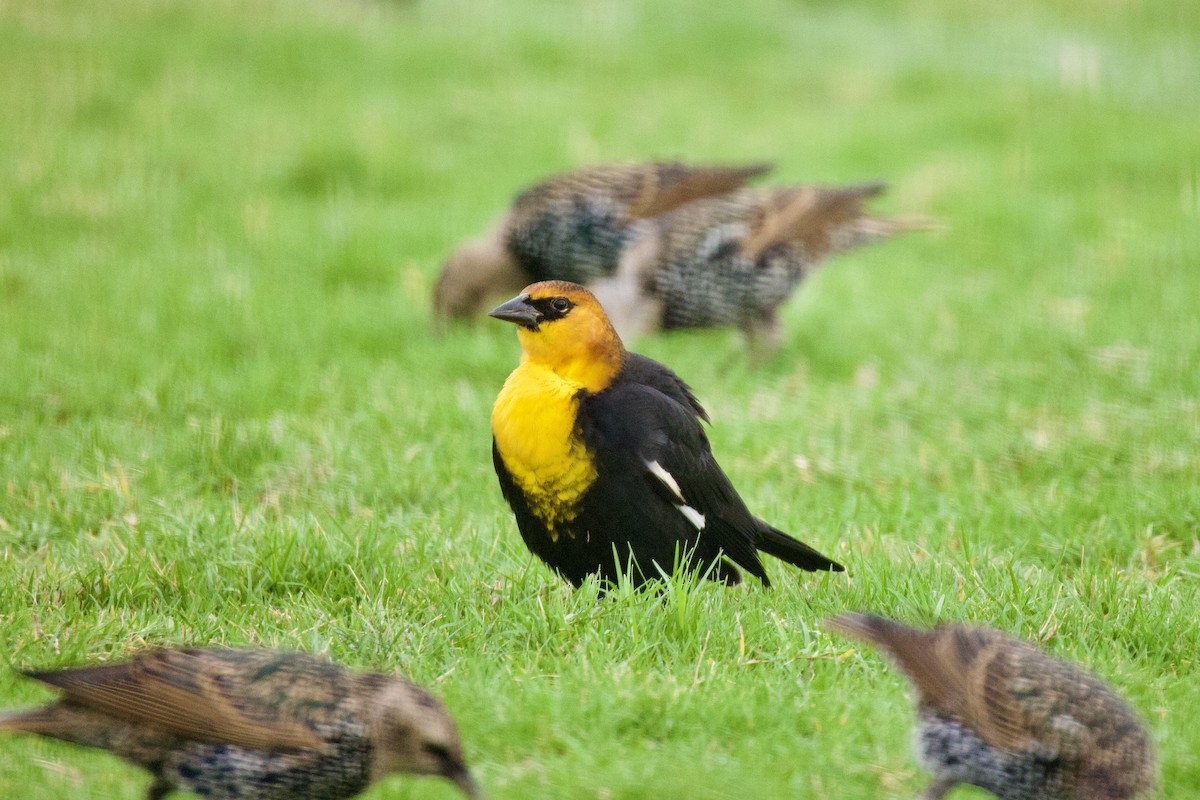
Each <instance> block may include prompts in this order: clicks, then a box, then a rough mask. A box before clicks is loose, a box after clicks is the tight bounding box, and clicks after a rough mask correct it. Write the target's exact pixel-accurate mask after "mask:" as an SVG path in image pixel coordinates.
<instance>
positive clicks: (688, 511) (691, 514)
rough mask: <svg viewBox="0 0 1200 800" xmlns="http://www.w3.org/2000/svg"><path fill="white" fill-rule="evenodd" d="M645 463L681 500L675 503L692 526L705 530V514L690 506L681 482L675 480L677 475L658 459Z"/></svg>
mask: <svg viewBox="0 0 1200 800" xmlns="http://www.w3.org/2000/svg"><path fill="white" fill-rule="evenodd" d="M643 463H645V465H646V469H648V470H650V474H651V475H653V476H654V477H656V478H658V479H659V480H660V481H662V484H663V486H666V487H667V488H668V489H670V490H671V494H673V495H675V497H676V499H678V500H679V502H678V503H676V504H675V507H676V508H678V509H679V513H681V514H683V516H685V517H686V518H687V521H688V522H690V523H692V526H693V527H694V528H695V529H696V530H698V531H702V530H704V524H705V522H706V520H705V519H704V515H703V514H701V513H700V512H699V511H697V510H696V509H694V508H692V507H691V506H689V505H688V504H687V502H686V501H685V500H684V499H683V492H682V491H680V489H679V482H678V481H676V480H675V477H674V476H673V475H671V473H669V472H667V471H666V470H665V469H663V465H662V464H659V463H658V462H657V461H646V462H643Z"/></svg>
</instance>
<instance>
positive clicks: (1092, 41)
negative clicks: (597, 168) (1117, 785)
mask: <svg viewBox="0 0 1200 800" xmlns="http://www.w3.org/2000/svg"><path fill="white" fill-rule="evenodd" d="M1198 74H1200V6H1196V5H1195V4H1192V5H1190V6H1189V4H1185V3H1183V2H1166V1H1165V0H1164V2H1155V1H1154V0H1151V2H1147V3H1139V2H1133V1H1132V0H1129V2H1125V1H1124V0H1095V2H1089V3H1080V2H1067V0H1051V1H1050V2H1046V1H1045V0H1042V1H1040V2H1035V0H1016V1H1015V2H1006V3H992V4H983V3H969V4H964V3H955V2H952V1H951V0H943V1H940V2H934V0H890V1H889V0H878V1H877V2H865V3H855V4H842V3H826V2H815V3H808V4H801V3H794V2H785V1H784V0H747V1H746V2H740V3H707V4H694V3H684V2H663V3H645V4H634V3H628V4H626V3H617V2H608V0H599V1H598V2H589V3H581V4H564V3H556V2H550V0H545V1H544V2H533V1H532V0H531V1H529V2H517V0H501V1H500V2H495V3H478V4H476V3H466V2H420V3H411V4H409V3H393V2H384V0H375V1H374V2H372V1H371V0H266V1H264V2H259V3H249V4H246V3H233V2H229V1H228V0H214V1H213V2H203V3H188V2H175V1H174V0H171V1H168V0H140V1H138V0H135V1H134V2H129V3H99V4H87V3H78V2H69V1H68V0H46V2H38V3H21V2H12V0H9V1H8V2H4V1H3V0H0V76H3V78H2V79H0V109H3V111H2V112H0V655H2V657H3V659H2V660H3V662H4V667H5V668H4V669H3V670H2V671H0V707H6V706H20V705H24V704H29V703H34V702H38V701H41V700H43V699H45V698H47V697H49V694H48V693H47V692H44V691H42V690H41V689H39V688H38V687H36V686H34V685H31V684H30V683H29V682H27V681H23V680H21V679H19V678H17V677H16V676H15V675H14V673H13V672H12V670H11V669H9V667H13V668H16V667H30V666H46V665H51V666H52V665H67V664H75V663H79V662H81V661H85V660H96V659H109V658H116V657H120V656H123V655H125V654H127V653H129V652H131V651H134V650H136V649H138V648H141V647H144V646H146V645H147V644H150V643H160V642H188V643H264V644H271V645H277V646H286V647H301V648H309V649H313V650H317V651H322V652H327V653H329V654H330V655H331V656H333V657H335V658H337V659H339V660H341V661H344V662H346V663H348V664H352V665H355V666H361V667H371V668H385V669H397V670H403V671H405V672H407V673H409V674H411V675H412V676H413V677H415V678H416V679H417V680H419V681H421V682H424V683H426V684H428V685H430V686H431V687H432V688H433V689H434V691H435V692H436V693H437V694H439V695H440V696H441V697H443V698H444V699H445V700H446V702H447V703H448V705H449V706H450V707H451V709H452V710H453V711H454V712H455V713H456V714H457V716H458V718H459V720H460V722H461V727H462V729H463V732H464V736H465V738H466V741H467V745H468V748H469V753H470V755H471V756H472V758H473V761H474V762H475V763H476V764H477V769H478V773H479V776H480V778H481V782H482V784H483V785H484V786H485V788H486V789H487V790H488V792H489V794H490V795H491V796H492V797H493V798H514V799H515V798H595V800H618V799H620V798H631V799H632V798H679V799H680V800H683V798H688V799H689V800H694V799H698V800H710V799H715V798H731V799H732V798H739V799H740V798H754V797H762V798H774V797H796V798H808V797H811V798H826V797H828V798H859V797H862V798H867V797H871V798H910V797H913V796H914V795H915V794H916V793H917V792H918V791H919V790H920V788H922V787H923V786H924V784H925V782H926V780H927V776H926V775H925V774H924V773H923V772H922V771H921V769H920V768H919V766H918V765H917V763H916V761H915V759H914V758H913V756H912V754H911V752H910V748H909V742H910V733H909V731H910V726H911V722H912V713H911V710H910V708H909V705H908V700H907V699H906V696H905V692H904V685H903V681H902V680H901V678H900V677H899V675H897V674H896V673H895V671H894V670H891V669H889V668H887V667H885V666H884V665H883V663H882V662H881V661H880V660H879V659H878V658H877V656H876V655H875V654H873V653H870V652H864V651H862V650H859V649H855V648H854V647H853V645H852V644H851V643H849V642H847V641H846V640H841V639H836V638H834V637H832V636H830V635H828V634H826V633H825V632H823V631H821V630H820V628H819V627H818V623H819V620H820V619H821V618H822V617H823V616H825V615H828V614H832V613H836V612H838V611H841V610H845V609H871V610H875V611H880V612H885V613H888V614H892V615H896V616H899V617H903V618H905V619H909V620H914V621H920V622H932V621H934V620H937V619H960V620H973V621H978V622H985V623H989V624H992V625H995V626H997V627H1000V628H1002V629H1005V630H1008V631H1011V632H1013V633H1016V634H1017V635H1020V636H1022V637H1025V638H1028V639H1031V640H1040V641H1041V642H1043V643H1044V646H1045V647H1047V648H1048V649H1049V650H1051V651H1053V652H1055V653H1058V654H1061V655H1063V656H1065V657H1068V658H1072V659H1077V660H1079V661H1081V662H1083V663H1084V664H1086V665H1088V666H1089V667H1090V668H1092V669H1093V670H1095V671H1096V672H1097V673H1099V674H1100V675H1102V676H1104V677H1105V678H1107V679H1108V680H1110V681H1111V682H1112V684H1113V685H1114V686H1116V687H1117V688H1118V690H1119V691H1120V692H1122V693H1123V694H1124V695H1125V696H1126V697H1128V698H1129V700H1130V701H1131V702H1132V704H1133V705H1134V706H1136V708H1137V709H1138V710H1139V711H1140V713H1141V714H1142V715H1143V716H1144V717H1145V718H1146V720H1147V722H1148V723H1149V725H1150V727H1151V728H1152V730H1153V735H1154V739H1155V741H1156V742H1157V745H1158V748H1159V753H1160V756H1161V761H1162V783H1163V787H1164V792H1163V794H1164V796H1166V797H1170V798H1173V799H1174V800H1181V799H1183V798H1192V797H1200V729H1197V728H1196V727H1194V724H1195V723H1194V720H1195V719H1196V717H1198V716H1200V675H1198V671H1197V658H1198V655H1197V654H1198V652H1200V626H1198V625H1197V609H1198V608H1200V590H1198V588H1197V587H1198V585H1200V224H1198V223H1200V136H1198V135H1197V131H1200V82H1198V81H1197V79H1196V76H1197V75H1198ZM651 156H670V157H681V158H686V159H691V160H729V161H743V160H750V161H757V160H761V159H771V160H774V161H775V162H776V163H777V164H778V169H777V175H776V179H777V180H792V181H799V180H820V181H828V182H833V181H858V180H865V179H873V178H885V179H887V180H888V181H890V182H891V184H892V190H891V192H890V193H889V195H888V196H887V197H885V198H884V199H883V200H882V202H881V203H880V204H879V206H880V207H881V208H882V209H884V210H887V211H896V212H899V211H904V212H917V213H925V214H931V215H934V216H936V217H938V218H940V219H941V220H943V221H944V222H945V223H946V224H947V229H946V230H945V231H942V232H938V233H925V234H913V235H910V236H908V237H906V238H904V239H901V240H897V241H894V242H891V243H888V244H885V245H883V246H879V247H876V248H872V249H868V250H863V251H860V252H858V253H856V254H853V255H850V256H847V257H844V258H842V259H840V260H838V261H837V262H835V263H833V264H832V265H831V266H830V268H829V269H828V270H826V271H824V272H822V273H820V274H818V275H817V276H816V277H815V278H814V279H813V280H812V281H810V282H809V283H808V284H807V285H806V286H805V287H804V289H803V290H802V291H801V292H800V293H799V295H798V296H797V297H796V298H795V300H794V302H792V303H791V304H789V306H788V307H787V313H786V317H785V323H786V336H785V343H784V347H783V348H782V350H781V352H780V353H779V354H778V355H777V356H776V357H774V359H773V360H772V361H770V362H769V363H768V364H767V365H766V366H765V367H764V368H762V369H759V370H757V371H750V370H748V369H747V368H746V366H745V363H744V361H745V360H744V358H743V349H742V343H741V341H740V339H739V338H738V336H737V335H736V334H734V333H732V332H723V331H718V332H707V333H696V334H686V335H676V336H671V337H666V338H660V339H656V340H648V341H644V342H642V343H640V346H639V349H640V350H641V351H642V352H645V353H647V354H649V355H652V356H654V357H656V358H659V359H660V360H663V361H665V362H666V363H668V364H670V365H671V366H673V367H674V368H675V369H677V370H678V371H679V372H680V373H681V374H682V375H683V376H685V378H687V379H688V380H689V381H690V382H691V383H692V384H693V386H694V387H695V388H696V390H697V392H698V394H699V395H700V397H701V399H702V400H703V401H705V403H706V404H707V406H708V407H709V410H710V412H711V413H712V415H713V417H714V420H715V425H714V426H713V428H712V429H711V435H712V440H713V444H714V448H715V450H716V452H717V455H718V457H719V458H720V459H721V461H722V463H723V464H724V465H725V467H726V469H727V471H729V472H730V473H731V476H732V477H733V479H734V482H735V484H736V485H738V486H739V487H740V489H741V491H742V494H743V496H744V497H745V498H746V500H747V502H748V503H749V505H750V507H751V508H752V509H754V510H755V511H757V512H758V513H760V514H761V515H762V516H764V517H765V518H766V519H767V520H769V521H771V522H772V523H774V524H776V525H778V526H779V527H781V528H783V529H785V530H788V531H791V532H794V533H796V534H797V535H799V536H801V537H802V538H803V539H805V540H806V541H808V542H810V543H812V544H813V545H814V546H816V547H818V548H819V549H820V550H822V551H824V552H826V553H829V554H830V555H831V556H833V557H835V558H837V559H838V560H840V561H842V562H843V563H845V564H847V565H848V567H849V572H848V574H846V575H835V576H830V577H814V576H812V575H808V574H797V573H795V572H793V571H791V570H789V569H787V568H784V567H783V566H782V565H780V564H778V563H772V564H771V565H769V567H768V568H769V569H770V570H771V574H772V578H773V580H774V582H775V584H776V588H775V589H774V590H773V591H764V590H762V589H761V588H759V587H758V586H750V587H748V588H747V589H745V590H725V589H722V588H720V587H717V586H709V585H701V586H694V585H688V584H687V583H686V582H680V583H679V584H678V585H673V586H671V587H670V588H669V589H668V591H667V592H666V594H665V596H664V597H663V598H662V599H661V600H659V599H656V598H655V597H653V596H648V595H644V594H631V593H628V592H624V593H618V595H617V596H615V597H611V598H607V599H605V598H599V597H598V596H597V592H596V590H595V587H591V588H590V589H589V588H587V587H585V589H584V590H581V591H579V592H572V591H570V590H569V589H568V588H567V587H566V586H565V585H564V584H562V583H561V582H559V581H557V580H556V579H555V578H554V577H552V575H551V574H550V573H549V571H548V570H547V569H545V568H544V567H543V566H542V565H541V564H540V563H537V562H536V561H535V560H534V559H533V558H532V557H531V556H529V555H528V554H527V552H526V551H525V549H524V547H523V545H522V544H521V542H520V539H519V537H518V535H517V532H516V529H515V525H514V523H513V520H512V518H511V516H510V514H509V513H508V511H507V509H506V508H505V506H504V504H503V501H502V499H501V497H500V493H499V491H498V489H497V487H496V485H495V479H494V477H493V475H492V472H491V464H490V455H489V448H490V441H489V434H488V415H489V411H490V408H491V403H492V399H493V398H494V396H495V394H496V392H497V391H498V389H499V387H500V384H501V382H502V381H503V379H504V376H505V375H506V374H507V373H508V371H509V370H510V369H512V367H513V366H514V365H515V363H516V359H517V352H518V349H517V344H516V341H515V337H514V335H513V331H512V329H511V327H510V326H508V325H504V324H501V323H496V322H490V324H489V322H482V323H481V324H479V325H477V326H474V327H460V328H455V329H453V330H450V331H449V332H447V333H446V334H445V335H442V336H438V335H436V334H435V331H434V330H433V326H432V323H431V319H430V314H429V309H428V300H429V289H430V286H431V283H432V279H433V277H434V276H435V275H436V272H437V270H438V268H439V264H440V259H441V257H442V256H443V255H444V254H445V253H446V252H447V250H448V249H449V248H450V247H451V246H452V245H453V244H454V243H455V242H456V241H457V240H459V239H460V238H462V237H464V236H467V235H471V234H474V233H476V232H478V231H480V230H481V229H482V228H483V227H484V226H485V225H486V224H487V223H488V221H489V220H490V218H491V217H492V216H493V215H494V214H495V213H496V212H498V210H499V209H500V208H502V206H503V205H504V204H505V203H506V202H507V200H508V198H509V197H510V196H511V195H512V194H513V192H514V191H515V190H516V189H517V188H519V187H521V186H523V185H524V184H526V183H528V182H529V181H531V180H533V179H534V178H536V177H537V176H540V175H543V174H545V173H548V172H551V171H554V170H558V169H563V168H567V167H570V166H573V165H577V164H584V163H588V162H594V161H600V160H608V159H639V158H647V157H651ZM1189 720H1191V722H1189ZM145 784H146V779H145V777H144V776H143V775H142V774H141V773H140V772H138V771H137V770H135V769H133V768H130V767H127V766H125V765H124V764H122V763H120V762H118V761H116V760H115V759H112V758H110V757H107V756H105V755H103V754H97V753H92V752H87V751H82V750H79V749H75V748H71V747H69V746H66V745H58V744H55V743H49V742H42V741H32V740H30V739H28V738H11V739H5V740H2V741H0V795H2V796H6V797H21V798H26V799H28V800H38V799H40V798H67V797H70V798H72V799H73V800H86V799H87V798H131V799H132V798H140V797H141V796H142V792H143V791H144V787H145ZM368 796H369V797H373V798H385V797H392V798H450V797H452V796H453V794H452V790H451V788H450V787H449V786H448V785H443V784H441V783H439V782H433V781H414V780H403V779H395V780H390V781H388V782H386V783H384V784H382V785H380V786H379V787H377V788H376V789H375V790H373V792H372V793H371V794H370V795H368ZM953 796H954V797H956V798H968V797H982V796H983V795H982V794H974V793H972V791H971V790H966V789H960V790H959V791H958V793H956V794H955V795H953Z"/></svg>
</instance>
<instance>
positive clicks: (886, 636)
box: [825, 613, 928, 653]
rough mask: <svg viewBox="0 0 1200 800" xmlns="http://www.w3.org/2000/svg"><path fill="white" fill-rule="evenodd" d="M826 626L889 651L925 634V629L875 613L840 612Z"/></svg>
mask: <svg viewBox="0 0 1200 800" xmlns="http://www.w3.org/2000/svg"><path fill="white" fill-rule="evenodd" d="M825 627H827V628H832V629H833V630H835V631H837V632H838V633H843V634H845V635H846V636H849V637H851V638H853V639H859V640H861V641H864V642H867V643H868V644H872V645H874V646H876V647H878V648H880V649H882V650H887V651H888V652H889V653H890V652H892V650H893V647H896V646H897V645H900V644H901V643H903V642H906V641H909V640H911V639H913V638H916V637H918V636H921V635H922V634H924V631H918V630H916V629H915V628H910V627H908V626H907V625H901V624H900V623H899V622H893V621H892V620H890V619H884V618H883V617H877V616H875V615H874V614H857V613H848V614H839V615H837V616H836V617H830V618H829V619H827V620H825ZM925 635H926V636H927V635H928V634H925Z"/></svg>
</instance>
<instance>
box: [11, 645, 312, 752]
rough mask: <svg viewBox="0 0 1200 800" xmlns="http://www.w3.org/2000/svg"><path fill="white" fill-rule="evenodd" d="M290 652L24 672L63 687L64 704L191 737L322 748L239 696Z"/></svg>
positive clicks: (195, 654) (183, 653)
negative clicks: (75, 705)
mask: <svg viewBox="0 0 1200 800" xmlns="http://www.w3.org/2000/svg"><path fill="white" fill-rule="evenodd" d="M289 655H292V654H285V653H277V652H274V651H268V650H263V651H249V650H247V651H239V650H228V651H222V650H215V649H214V650H169V649H162V650H153V651H150V652H147V653H144V654H142V655H140V656H138V657H136V658H135V659H133V660H132V661H129V662H127V663H123V664H111V665H105V666H100V667H84V668H82V669H68V670H61V671H58V672H29V673H26V674H27V675H28V676H29V677H31V678H34V679H35V680H38V681H41V682H42V683H45V684H48V685H50V686H54V687H56V688H58V689H61V690H62V691H63V692H64V693H65V698H64V702H71V703H75V704H77V705H80V706H83V707H85V708H90V709H93V710H95V711H100V712H103V713H105V714H109V715H111V716H113V717H115V718H117V719H121V720H125V721H127V722H132V723H135V724H145V725H152V726H155V727H158V728H162V729H164V730H167V731H170V732H172V733H175V734H178V735H180V736H183V737H186V738H188V739H195V740H198V741H206V742H214V743H222V744H232V745H238V746H241V747H247V748H253V749H296V748H313V747H320V746H321V745H322V744H323V742H322V741H321V740H320V738H318V737H317V735H316V734H315V733H313V731H311V730H310V729H309V728H307V727H306V726H304V725H303V724H301V723H300V722H298V721H296V720H295V719H291V718H286V717H283V716H281V715H280V714H279V713H278V712H279V711H280V709H279V708H278V707H272V706H271V705H270V704H269V703H266V702H263V701H261V700H257V699H255V698H253V697H252V696H250V695H249V693H248V692H246V691H244V688H245V686H246V684H247V683H248V682H251V681H253V680H254V679H255V677H256V675H257V674H261V673H263V672H264V671H268V670H272V669H278V666H277V665H276V664H275V663H274V662H275V661H278V660H279V659H281V658H287V657H288V656H289ZM247 668H249V671H247Z"/></svg>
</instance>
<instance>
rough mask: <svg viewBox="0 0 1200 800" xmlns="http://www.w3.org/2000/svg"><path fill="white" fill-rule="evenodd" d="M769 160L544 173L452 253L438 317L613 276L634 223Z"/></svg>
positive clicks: (732, 185)
mask: <svg viewBox="0 0 1200 800" xmlns="http://www.w3.org/2000/svg"><path fill="white" fill-rule="evenodd" d="M770 169H771V167H770V166H769V165H766V164H753V165H748V166H731V167H726V166H691V165H687V164H679V163H675V162H651V163H644V164H603V165H598V166H593V167H587V168H584V169H580V170H577V171H574V172H568V173H564V174H561V175H555V176H553V177H550V178H547V179H545V180H543V181H541V182H539V183H537V184H535V185H533V186H531V187H530V188H528V189H526V190H525V191H523V192H522V193H521V194H519V195H518V196H517V197H516V199H515V200H513V202H512V204H511V205H510V206H509V208H508V210H507V211H506V212H505V213H504V215H503V216H502V217H501V218H500V220H499V222H498V223H497V224H496V225H495V226H494V227H493V229H492V230H490V231H489V232H488V233H486V234H485V235H483V236H482V237H479V238H477V239H472V240H470V241H468V242H466V243H464V244H463V245H461V246H460V247H459V248H458V249H457V250H455V251H454V253H452V254H451V255H450V257H449V258H448V259H447V260H446V263H445V265H444V266H443V267H442V273H441V275H440V277H439V278H438V281H437V285H436V287H435V288H434V311H435V313H436V314H437V315H438V316H439V317H443V318H445V317H452V318H463V317H474V316H475V315H477V314H479V313H481V312H482V311H483V310H484V308H485V306H486V304H487V301H488V300H489V299H490V298H491V297H493V296H498V295H501V294H503V295H511V294H512V293H514V292H516V291H517V290H519V289H520V288H521V287H522V286H525V285H526V284H528V283H533V282H535V281H541V280H550V279H559V280H568V281H573V282H575V283H580V284H584V285H587V284H590V283H592V282H594V281H596V280H599V279H601V278H605V277H611V276H612V275H613V274H614V273H615V272H616V270H617V261H618V259H619V258H620V256H621V252H622V250H623V249H624V247H625V245H626V243H627V242H628V241H629V238H630V235H631V230H632V227H633V225H634V223H635V222H637V221H638V220H644V219H648V218H652V217H655V216H657V215H659V214H663V213H666V212H668V211H671V210H672V209H675V208H679V207H680V206H682V205H685V204H686V203H689V202H692V201H694V200H697V199H700V198H704V197H712V196H714V195H720V194H723V193H725V192H729V191H732V190H734V189H737V188H739V187H741V186H743V185H744V184H745V183H746V182H747V181H748V180H750V179H752V178H755V177H757V176H759V175H763V174H766V173H767V172H769V171H770Z"/></svg>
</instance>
